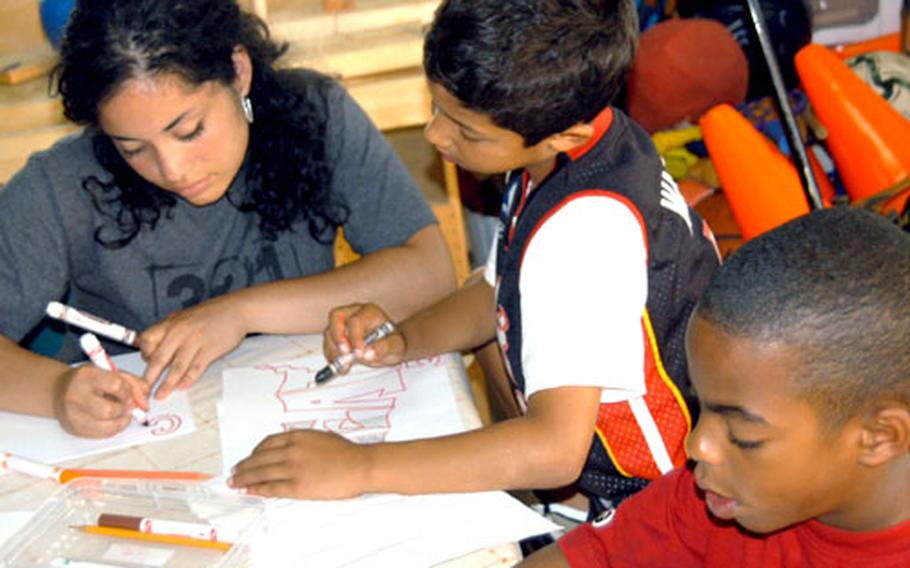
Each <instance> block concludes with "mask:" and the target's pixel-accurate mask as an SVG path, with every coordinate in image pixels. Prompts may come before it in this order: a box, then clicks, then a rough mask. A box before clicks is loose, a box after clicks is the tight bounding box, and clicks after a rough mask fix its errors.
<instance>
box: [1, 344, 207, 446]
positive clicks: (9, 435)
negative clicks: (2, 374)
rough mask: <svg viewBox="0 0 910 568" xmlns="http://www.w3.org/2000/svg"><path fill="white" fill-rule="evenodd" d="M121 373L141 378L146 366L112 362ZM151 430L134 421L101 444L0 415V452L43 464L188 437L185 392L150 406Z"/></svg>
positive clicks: (128, 360) (49, 423)
mask: <svg viewBox="0 0 910 568" xmlns="http://www.w3.org/2000/svg"><path fill="white" fill-rule="evenodd" d="M112 359H113V361H114V364H115V365H116V366H117V367H118V368H119V369H122V370H124V371H129V372H131V373H134V374H137V375H141V374H142V372H143V371H144V370H145V363H144V362H143V361H142V358H141V357H140V356H139V353H128V354H124V355H118V356H116V357H113V358H112ZM148 416H149V420H150V423H151V424H150V426H143V425H141V424H137V423H136V422H135V421H133V422H132V423H130V425H129V426H128V427H127V428H126V429H125V430H123V431H122V432H120V433H119V434H117V435H116V436H112V437H110V438H106V439H103V440H96V439H89V438H80V437H78V436H73V435H72V434H70V433H68V432H66V431H65V430H64V429H63V428H61V427H60V424H59V423H58V422H57V421H56V420H54V419H51V418H40V417H37V416H28V415H24V414H16V413H12V412H0V450H3V451H7V452H12V453H14V454H19V455H21V456H23V457H26V458H29V459H33V460H37V461H42V462H46V463H54V464H55V463H57V462H61V461H65V460H70V459H74V458H79V457H84V456H90V455H94V454H100V453H104V452H109V451H112V450H117V449H120V448H125V447H128V446H134V445H137V444H144V443H148V442H154V441H158V440H167V439H169V438H174V437H176V436H182V435H183V434H188V433H190V432H192V431H194V430H195V429H196V421H195V420H194V419H193V411H192V409H191V408H190V402H189V398H188V397H187V393H186V391H175V392H174V393H172V394H171V395H170V396H169V397H168V398H167V399H166V400H163V401H154V402H152V405H151V409H150V411H149V413H148Z"/></svg>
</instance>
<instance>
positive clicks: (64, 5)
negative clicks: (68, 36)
mask: <svg viewBox="0 0 910 568" xmlns="http://www.w3.org/2000/svg"><path fill="white" fill-rule="evenodd" d="M75 3H76V0H41V2H40V4H39V6H38V11H39V13H40V14H41V25H42V26H43V27H44V35H46V36H47V39H48V40H50V42H51V45H53V46H54V48H55V49H60V40H61V39H63V30H64V28H66V20H67V19H69V17H70V12H72V11H73V5H75Z"/></svg>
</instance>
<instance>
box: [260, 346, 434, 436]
mask: <svg viewBox="0 0 910 568" xmlns="http://www.w3.org/2000/svg"><path fill="white" fill-rule="evenodd" d="M442 365H444V360H443V359H442V358H441V357H431V358H426V359H418V360H416V361H408V362H407V363H403V364H401V365H399V366H397V367H387V368H383V369H364V368H358V369H356V370H354V371H352V372H350V373H348V374H347V375H344V376H341V377H337V378H335V379H334V380H333V381H332V382H330V383H328V384H324V385H320V386H318V387H317V385H316V383H315V380H314V378H313V377H314V375H315V373H316V372H317V371H318V370H319V369H314V368H312V367H310V366H308V365H293V364H291V365H287V364H285V365H280V364H279V365H262V366H259V367H257V369H260V370H268V371H272V372H273V373H276V374H279V375H281V382H280V383H279V385H278V388H277V389H276V390H275V393H274V395H273V396H274V397H275V399H276V400H277V401H278V403H279V404H280V406H281V410H282V412H283V413H284V415H285V417H286V420H282V422H281V424H282V427H283V429H284V430H285V431H288V430H294V429H315V430H324V431H328V432H335V433H337V434H340V435H342V436H345V437H347V438H349V439H352V440H354V441H357V442H380V441H383V440H385V438H386V436H387V435H388V433H389V430H390V428H391V427H392V420H393V413H394V411H395V409H396V408H398V398H399V396H400V394H401V393H403V392H405V391H407V390H408V385H407V382H406V380H405V374H404V371H405V369H413V368H422V367H431V366H432V367H440V366H442ZM352 390H353V391H354V393H353V394H352Z"/></svg>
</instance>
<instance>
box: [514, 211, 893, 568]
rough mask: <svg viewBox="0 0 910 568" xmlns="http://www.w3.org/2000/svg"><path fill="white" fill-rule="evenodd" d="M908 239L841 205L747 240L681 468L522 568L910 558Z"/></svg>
mask: <svg viewBox="0 0 910 568" xmlns="http://www.w3.org/2000/svg"><path fill="white" fill-rule="evenodd" d="M908 289H910V238H908V236H907V235H906V234H905V233H902V232H901V231H900V230H898V229H897V228H896V227H894V226H893V225H891V224H890V223H888V222H887V221H886V220H884V219H883V218H880V217H877V216H875V215H872V214H869V213H865V212H862V211H856V210H848V209H831V210H823V211H816V212H814V213H812V214H810V215H808V216H804V217H801V218H799V219H796V220H794V221H792V222H790V223H788V224H786V225H784V226H782V227H780V228H778V229H776V230H774V231H772V232H770V233H767V234H765V235H763V236H761V237H759V238H757V239H755V240H753V241H751V242H749V243H748V244H746V245H745V246H744V247H743V248H742V249H740V250H739V251H738V252H736V253H735V254H734V255H733V256H732V258H731V259H730V260H729V261H728V262H727V264H725V265H724V266H723V267H722V268H721V270H720V272H719V273H718V275H717V276H716V278H715V279H714V280H713V281H712V283H711V284H710V285H709V287H708V289H707V290H706V292H705V294H704V296H703V298H702V299H701V301H700V302H699V304H698V306H697V307H696V310H695V312H694V315H693V316H692V319H691V320H690V323H689V329H688V335H687V352H688V356H689V358H688V360H689V369H690V375H691V378H692V381H693V383H694V386H695V388H696V391H697V394H698V397H699V400H700V405H701V416H700V418H699V421H698V424H697V426H696V427H695V429H694V430H693V432H692V434H691V435H690V437H689V441H688V450H689V454H690V456H691V457H692V459H693V460H694V462H695V465H694V468H688V469H679V470H676V471H675V472H673V473H671V474H669V475H667V476H666V477H664V478H662V479H661V480H658V481H656V482H654V483H653V484H652V485H651V486H650V487H648V488H647V489H645V490H644V491H642V492H641V493H639V494H638V495H636V496H634V497H632V498H630V499H629V500H627V501H626V502H624V503H623V504H622V505H621V506H620V507H619V508H618V509H617V510H616V511H615V514H613V515H612V518H603V517H602V518H601V519H599V520H598V521H595V522H594V523H593V524H590V525H583V526H581V527H579V528H577V529H576V530H574V531H572V532H570V533H569V534H567V535H566V536H564V537H563V538H562V539H561V540H560V541H558V542H557V543H556V544H554V545H552V546H550V547H549V548H547V549H544V550H541V551H540V552H538V553H535V554H533V555H531V556H530V557H529V558H528V560H527V561H526V562H525V564H524V565H525V566H566V565H570V566H614V567H615V566H674V567H677V568H679V567H687V566H736V567H737V568H747V567H752V566H754V567H762V568H767V567H773V566H799V567H811V566H826V567H827V566H875V567H876V568H883V567H897V566H901V567H905V566H907V565H908V563H910V453H908V447H910V334H908V330H910V299H908V298H910V297H908V295H907V290H908Z"/></svg>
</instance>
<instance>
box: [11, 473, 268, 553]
mask: <svg viewBox="0 0 910 568" xmlns="http://www.w3.org/2000/svg"><path fill="white" fill-rule="evenodd" d="M105 513H106V514H114V515H128V516H132V517H141V518H155V519H166V520H169V521H178V522H185V523H204V524H207V525H211V526H213V527H217V528H218V532H219V535H221V536H219V540H224V541H227V542H229V543H231V546H230V547H229V548H227V550H221V549H213V548H202V547H197V546H187V545H186V544H182V543H181V544H174V543H171V542H153V541H147V540H135V539H132V538H121V537H118V536H110V535H108V534H91V533H88V532H86V531H85V530H83V529H82V527H84V526H92V525H96V523H97V522H98V519H99V516H100V515H101V514H105ZM264 522H265V506H264V501H263V500H261V499H258V498H255V497H246V496H242V495H237V494H233V493H224V492H215V491H213V490H211V489H210V488H208V487H206V486H204V485H200V484H196V483H186V482H162V481H148V480H121V479H116V480H115V479H98V478H82V479H76V480H73V481H71V482H70V483H68V484H66V485H64V486H62V487H61V488H60V489H59V490H58V491H57V492H56V493H55V494H54V495H53V496H51V497H50V498H49V499H48V500H47V501H46V502H45V503H44V504H43V505H42V506H41V508H40V509H39V510H38V511H37V512H36V513H35V515H34V516H33V517H32V518H31V519H30V520H29V521H28V522H27V523H26V524H25V526H23V527H22V528H21V529H20V530H19V531H18V532H16V533H15V534H14V535H12V536H11V537H10V538H9V540H7V542H6V544H5V546H3V548H2V549H0V568H25V567H29V568H32V567H39V566H40V567H47V568H56V567H58V566H69V567H71V568H80V567H85V568H89V567H91V568H107V567H111V568H120V567H127V566H129V567H137V566H142V567H155V568H204V567H217V568H236V567H242V566H247V565H248V564H249V563H250V540H251V539H252V538H253V537H255V535H256V534H257V533H258V532H259V531H260V530H261V529H262V528H263V526H264Z"/></svg>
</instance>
